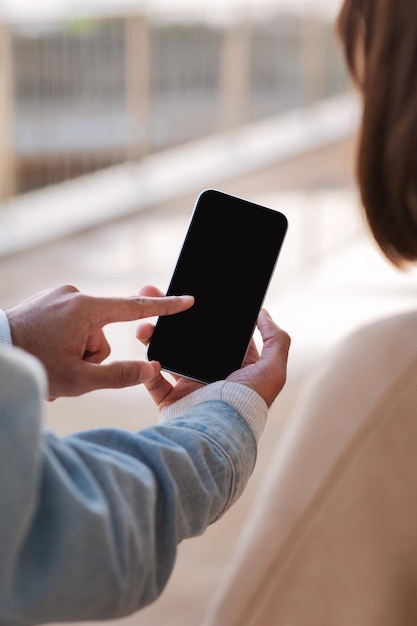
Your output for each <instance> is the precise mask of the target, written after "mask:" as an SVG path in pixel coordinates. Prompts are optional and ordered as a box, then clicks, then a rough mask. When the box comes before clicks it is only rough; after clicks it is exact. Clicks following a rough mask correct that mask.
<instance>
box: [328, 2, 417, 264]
mask: <svg viewBox="0 0 417 626" xmlns="http://www.w3.org/2000/svg"><path fill="white" fill-rule="evenodd" d="M337 31H338V35H339V38H340V39H341V42H342V45H343V50H344V53H345V58H346V62H347V66H348V68H349V71H350V73H351V75H352V78H353V80H354V82H355V83H356V85H357V86H358V87H359V89H360V90H361V92H362V95H363V114H362V124H361V130H360V137H359V148H358V158H357V178H358V183H359V188H360V192H361V198H362V203H363V206H364V209H365V213H366V217H367V220H368V223H369V226H370V228H371V231H372V233H373V235H374V237H375V239H376V241H377V243H378V244H379V246H380V248H381V249H382V251H383V252H384V254H385V255H386V256H387V257H388V258H389V259H390V260H391V261H392V262H393V263H395V264H396V265H404V264H405V263H407V262H409V261H417V0H345V2H344V4H343V6H342V9H341V11H340V14H339V18H338V21H337Z"/></svg>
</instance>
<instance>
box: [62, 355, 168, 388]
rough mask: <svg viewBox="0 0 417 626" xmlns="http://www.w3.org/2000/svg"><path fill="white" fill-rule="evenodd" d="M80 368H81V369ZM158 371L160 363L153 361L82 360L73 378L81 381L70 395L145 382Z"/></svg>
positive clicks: (156, 374)
mask: <svg viewBox="0 0 417 626" xmlns="http://www.w3.org/2000/svg"><path fill="white" fill-rule="evenodd" d="M81 368H82V369H81ZM159 372H160V365H159V363H156V362H154V361H152V362H150V363H148V362H147V361H113V362H112V363H106V364H104V365H98V364H96V363H89V362H85V361H84V362H83V363H82V366H80V367H79V369H78V371H76V372H75V374H74V377H73V379H74V380H78V381H82V383H81V388H80V385H77V388H74V389H73V390H72V392H71V390H70V395H81V394H83V393H87V392H89V391H94V390H96V389H122V388H124V387H133V386H134V385H139V384H141V383H145V384H146V383H147V382H149V381H150V380H152V379H153V378H155V377H156V376H158V374H159Z"/></svg>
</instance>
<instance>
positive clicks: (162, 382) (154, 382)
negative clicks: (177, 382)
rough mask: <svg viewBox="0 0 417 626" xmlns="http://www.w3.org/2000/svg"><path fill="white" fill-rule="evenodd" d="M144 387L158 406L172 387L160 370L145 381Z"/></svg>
mask: <svg viewBox="0 0 417 626" xmlns="http://www.w3.org/2000/svg"><path fill="white" fill-rule="evenodd" d="M145 387H146V389H147V391H148V392H149V395H150V396H151V398H152V400H153V401H154V402H155V404H156V405H157V406H158V407H159V406H161V405H162V403H163V402H164V400H165V398H167V397H168V396H169V394H170V393H171V392H172V390H173V389H174V387H173V385H171V383H170V382H169V380H167V379H166V378H165V377H164V376H162V374H161V372H159V373H158V374H157V375H156V376H154V377H153V378H152V379H151V380H149V381H147V382H146V383H145Z"/></svg>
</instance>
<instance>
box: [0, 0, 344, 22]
mask: <svg viewBox="0 0 417 626" xmlns="http://www.w3.org/2000/svg"><path fill="white" fill-rule="evenodd" d="M242 4H243V5H245V6H246V7H247V8H257V7H259V6H262V7H265V6H270V7H280V6H282V7H286V8H291V7H294V8H297V9H298V8H300V7H301V8H307V9H309V8H311V7H315V6H317V7H318V8H320V9H323V10H325V11H326V12H327V11H330V12H333V13H334V12H335V11H336V10H337V8H338V7H339V5H340V1H339V0H245V1H244V2H243V3H242V0H211V2H210V10H225V11H227V10H229V9H233V8H234V7H237V6H240V7H241V6H242ZM187 8H193V9H194V10H195V9H196V3H195V0H38V1H37V2H33V1H32V0H0V13H2V14H3V15H5V16H6V17H13V18H19V19H36V20H39V19H44V18H45V17H47V16H52V15H57V14H65V13H67V14H68V13H80V12H81V13H83V12H89V11H100V10H103V11H111V12H119V13H120V12H121V11H125V10H132V9H133V10H134V9H136V10H138V9H146V10H148V11H152V10H156V11H161V10H167V11H168V10H171V9H175V10H183V9H187ZM203 8H204V6H203Z"/></svg>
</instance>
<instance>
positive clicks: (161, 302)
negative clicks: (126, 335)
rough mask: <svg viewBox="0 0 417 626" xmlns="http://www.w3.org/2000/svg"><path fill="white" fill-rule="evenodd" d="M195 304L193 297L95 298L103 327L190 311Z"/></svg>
mask: <svg viewBox="0 0 417 626" xmlns="http://www.w3.org/2000/svg"><path fill="white" fill-rule="evenodd" d="M193 304H194V298H193V297H192V296H188V295H184V296H164V297H146V296H132V297H130V298H95V305H94V306H95V308H96V312H97V314H98V316H99V318H100V323H101V325H102V326H105V325H106V324H110V323H112V322H130V321H133V320H137V319H141V318H144V317H154V316H159V315H172V314H174V313H180V312H181V311H185V310H186V309H189V308H190V307H191V306H192V305H193Z"/></svg>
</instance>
